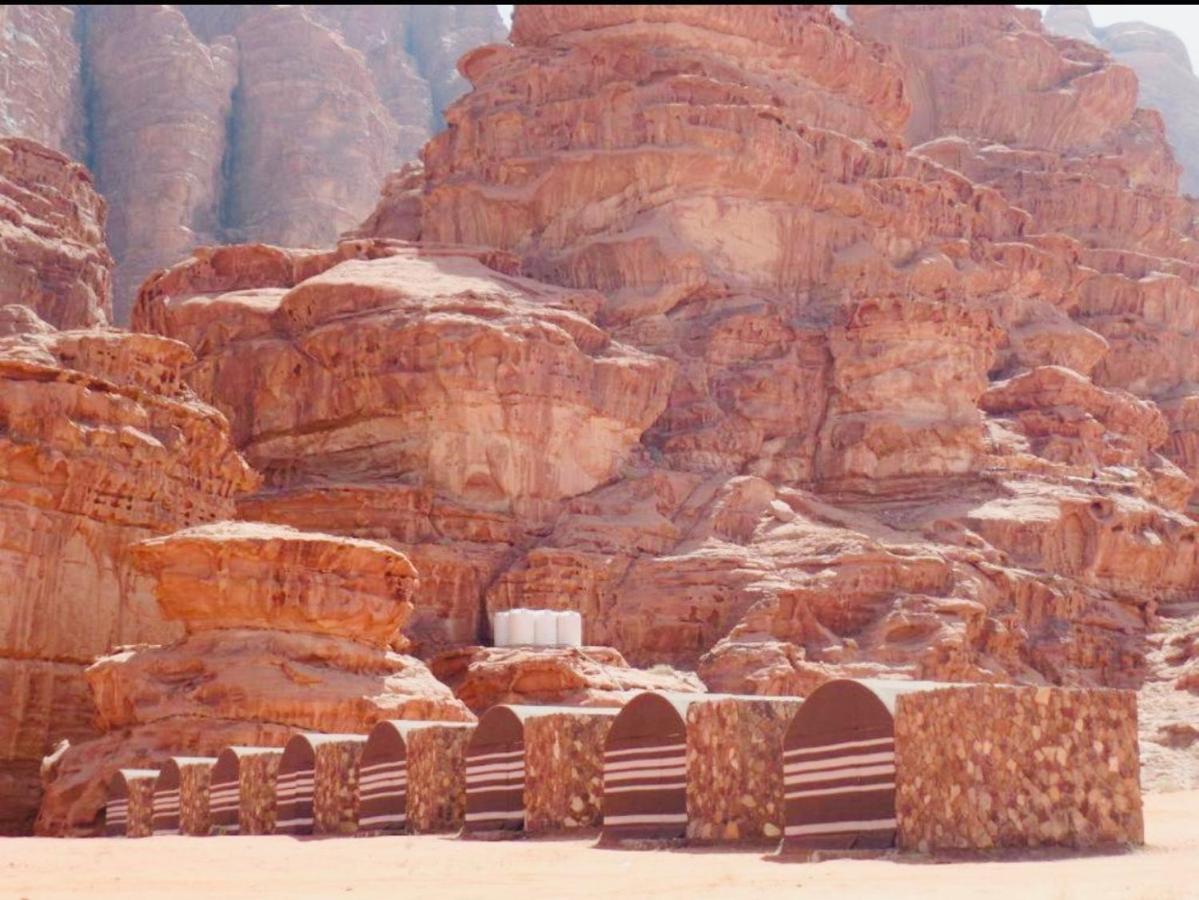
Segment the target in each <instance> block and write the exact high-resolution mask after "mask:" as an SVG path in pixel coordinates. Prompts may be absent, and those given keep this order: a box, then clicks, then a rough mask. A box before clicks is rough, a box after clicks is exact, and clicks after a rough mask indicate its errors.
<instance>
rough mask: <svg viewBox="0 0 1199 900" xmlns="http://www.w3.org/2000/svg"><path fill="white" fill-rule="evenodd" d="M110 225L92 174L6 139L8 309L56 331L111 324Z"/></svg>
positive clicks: (2, 145) (1, 260) (0, 278)
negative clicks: (23, 312) (107, 228)
mask: <svg viewBox="0 0 1199 900" xmlns="http://www.w3.org/2000/svg"><path fill="white" fill-rule="evenodd" d="M14 8H15V7H14ZM21 8H22V9H23V8H24V7H21ZM0 15H2V13H0ZM104 219H105V203H104V200H103V198H101V197H100V195H99V194H97V193H96V190H95V188H94V186H93V184H92V179H91V176H90V175H88V172H87V169H85V168H84V167H83V166H81V165H79V164H78V163H75V162H72V161H71V160H70V159H68V158H67V157H66V156H64V155H62V154H61V153H58V152H57V151H54V150H51V149H50V148H48V147H46V146H43V145H41V144H37V143H34V142H33V141H29V140H23V139H20V138H3V139H0V307H6V306H10V305H20V306H25V307H28V308H29V309H30V310H32V311H33V312H34V313H35V314H36V315H37V316H38V317H39V318H41V319H43V320H45V321H46V322H48V323H49V324H50V325H53V326H54V327H56V328H89V327H91V326H93V325H104V324H105V323H107V321H108V319H109V317H110V315H111V313H112V308H111V288H112V265H113V262H112V257H111V256H110V255H109V252H108V248H107V247H106V246H105V243H104Z"/></svg>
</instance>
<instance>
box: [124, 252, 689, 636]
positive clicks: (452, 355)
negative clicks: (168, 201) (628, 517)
mask: <svg viewBox="0 0 1199 900" xmlns="http://www.w3.org/2000/svg"><path fill="white" fill-rule="evenodd" d="M504 266H505V259H504V257H503V256H502V255H497V254H494V253H471V252H470V251H467V250H464V249H459V250H454V251H439V250H437V249H436V248H429V247H424V248H417V247H411V246H405V245H400V244H395V243H388V242H382V241H375V240H359V241H346V242H342V243H341V244H340V245H339V246H338V248H337V249H336V250H335V251H329V252H323V253H322V252H315V251H314V252H311V253H305V252H299V251H281V250H277V249H275V248H269V247H236V248H226V249H220V250H216V251H206V252H204V253H201V254H198V255H196V256H193V257H192V258H191V259H189V260H187V261H185V262H183V263H180V264H179V265H177V266H175V267H173V268H172V269H170V270H167V271H166V272H163V273H161V274H160V275H158V276H156V277H155V278H152V279H150V280H149V281H148V282H147V283H146V285H145V287H144V288H143V290H142V292H141V295H140V297H139V301H138V307H137V310H136V312H135V316H134V321H135V323H136V325H137V327H140V328H144V329H148V330H154V331H158V332H160V333H164V334H174V335H177V336H178V337H179V338H181V339H183V340H185V341H187V342H188V343H191V344H193V345H195V346H201V345H203V346H204V348H205V353H204V358H203V359H202V360H201V361H200V362H199V363H198V365H197V366H196V367H195V368H194V369H193V370H192V373H191V376H190V381H191V383H192V384H195V385H198V386H202V387H201V390H202V391H203V392H204V394H205V395H206V396H210V397H214V398H218V400H217V402H218V403H219V404H220V406H221V407H222V408H223V409H224V410H226V411H227V412H228V413H229V414H231V415H232V416H233V427H234V431H235V433H236V435H237V440H238V442H239V444H240V446H242V447H243V448H244V452H245V453H246V455H247V458H248V459H250V460H251V462H252V463H253V465H254V466H255V468H256V469H258V470H259V471H261V472H262V473H263V474H264V476H265V478H266V485H265V487H266V489H265V490H264V491H263V492H262V493H260V494H258V495H256V496H255V497H253V498H251V499H249V500H247V502H246V503H245V504H244V505H243V506H242V508H241V512H242V514H243V515H244V516H247V517H253V518H257V519H263V520H269V521H277V522H283V523H286V524H290V525H294V526H297V527H320V528H323V529H328V530H332V531H336V532H341V533H347V534H355V535H361V536H364V537H370V538H373V539H383V540H386V541H388V542H389V543H391V544H392V545H393V546H396V547H397V548H399V549H401V550H403V552H405V553H407V554H409V555H410V556H411V558H412V560H413V562H414V563H415V564H416V566H417V567H418V569H419V570H420V572H421V575H422V587H421V594H420V595H419V597H418V600H417V606H418V610H419V611H418V613H417V616H416V618H415V619H414V621H413V623H412V625H411V627H410V629H409V633H410V634H411V635H412V637H413V638H414V639H415V640H416V642H417V645H418V648H420V647H430V648H436V647H438V646H440V645H444V644H446V643H476V642H477V641H478V640H479V639H480V638H481V637H483V636H484V631H483V629H484V626H485V621H484V619H483V616H482V611H483V610H482V606H483V603H482V594H483V590H484V588H485V586H486V584H487V583H488V582H489V581H490V580H491V579H492V578H493V577H494V576H495V574H496V572H497V571H498V570H499V569H500V568H501V566H502V565H504V564H505V563H506V562H507V560H508V559H509V558H510V556H511V555H512V554H513V552H514V549H515V547H517V546H519V544H520V543H522V542H523V541H525V540H526V539H527V538H526V535H527V534H528V533H529V531H530V530H532V529H534V528H537V527H544V526H543V525H542V524H541V523H544V522H545V521H546V519H547V517H549V516H552V515H553V514H554V512H555V511H556V510H557V509H558V507H559V505H560V503H561V502H562V500H563V498H566V497H569V496H571V495H574V494H578V493H582V492H585V491H587V490H590V489H591V488H593V487H595V486H596V485H599V484H602V483H603V482H605V481H607V480H609V479H611V478H613V477H614V476H615V475H616V474H617V473H618V472H619V471H620V469H621V467H622V466H623V465H624V463H625V461H626V459H627V458H628V457H629V455H630V454H631V453H632V452H633V450H634V449H635V448H636V446H637V441H638V438H639V437H640V435H641V433H642V431H643V430H644V429H645V428H646V427H647V426H648V425H649V423H650V422H652V421H653V419H654V418H655V416H657V415H658V413H659V412H660V411H661V409H662V405H663V403H664V402H665V397H666V384H667V383H668V381H669V374H670V366H669V364H668V363H667V362H666V361H665V360H663V359H661V358H659V357H656V356H653V355H650V354H647V353H643V352H640V351H636V350H632V349H631V348H628V347H626V346H624V345H622V344H620V343H618V342H616V341H612V340H611V339H610V338H609V337H608V336H607V335H606V334H605V333H604V332H603V331H602V330H601V329H599V328H597V327H596V326H595V325H594V324H593V323H592V322H591V321H590V319H589V318H588V313H589V311H590V310H592V309H593V308H594V305H595V304H596V303H598V302H599V300H598V297H597V295H595V294H594V293H592V292H580V291H574V290H570V289H561V288H556V287H551V286H547V285H544V284H540V283H537V282H533V281H530V280H528V279H525V278H521V277H519V276H516V275H512V274H505V272H504V271H502V269H503V268H504ZM217 333H219V334H220V335H221V337H220V338H219V339H214V338H215V337H216V335H217ZM247 385H253V387H252V388H251V389H250V395H249V396H248V395H247V391H246V388H247Z"/></svg>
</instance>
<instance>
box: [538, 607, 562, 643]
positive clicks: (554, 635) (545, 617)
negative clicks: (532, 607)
mask: <svg viewBox="0 0 1199 900" xmlns="http://www.w3.org/2000/svg"><path fill="white" fill-rule="evenodd" d="M533 615H534V616H535V617H536V618H535V619H534V623H533V643H534V644H536V645H537V646H538V647H552V646H554V645H555V644H557V643H558V614H557V613H556V612H554V611H553V610H552V609H539V610H537V611H536V612H534V613H533Z"/></svg>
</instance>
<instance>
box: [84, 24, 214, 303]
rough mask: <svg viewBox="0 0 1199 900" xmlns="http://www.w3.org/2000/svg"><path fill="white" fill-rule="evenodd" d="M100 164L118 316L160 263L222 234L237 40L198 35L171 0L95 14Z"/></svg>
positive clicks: (95, 161) (90, 34)
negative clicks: (114, 260)
mask: <svg viewBox="0 0 1199 900" xmlns="http://www.w3.org/2000/svg"><path fill="white" fill-rule="evenodd" d="M84 51H85V55H86V58H87V62H88V72H89V76H90V77H89V79H88V92H89V98H90V116H91V123H92V125H91V146H92V153H91V158H92V167H93V169H94V170H95V173H96V183H97V185H98V186H99V189H100V190H101V191H102V192H103V194H104V196H105V197H106V198H107V200H108V203H109V208H110V210H111V215H110V217H109V220H108V244H109V246H110V247H111V249H112V253H113V255H114V256H115V257H116V258H117V259H118V260H119V261H120V264H119V266H118V268H117V277H116V284H115V285H114V296H115V300H116V310H115V312H116V320H117V321H119V322H127V321H128V320H129V306H130V304H131V302H132V300H133V297H134V296H135V294H136V293H137V288H138V285H139V284H141V282H142V281H143V279H145V277H146V276H147V275H149V274H150V273H151V272H152V271H154V270H155V269H158V268H162V267H164V266H168V265H170V264H171V263H173V262H175V261H177V260H179V259H180V258H182V257H184V256H186V255H187V254H188V253H189V252H190V251H191V248H192V247H195V246H196V245H197V244H211V243H215V242H216V241H218V240H219V234H220V230H221V223H220V204H221V199H222V190H223V186H222V181H221V179H222V172H221V164H222V160H223V159H224V155H225V152H226V143H227V135H226V120H227V119H228V118H229V114H230V109H231V107H232V102H233V87H234V84H235V82H236V80H237V49H236V46H235V44H234V42H233V40H232V39H231V38H228V37H223V38H218V39H217V40H215V41H213V42H212V44H211V45H206V44H204V43H203V42H201V41H199V40H197V39H196V38H195V37H193V35H192V33H191V31H190V29H189V28H188V24H187V20H186V19H185V18H184V17H183V14H182V13H180V12H179V11H178V10H177V9H174V8H172V7H169V6H158V5H146V6H132V5H131V6H98V7H95V8H93V9H91V10H90V11H89V12H88V13H87V30H86V43H85V46H84Z"/></svg>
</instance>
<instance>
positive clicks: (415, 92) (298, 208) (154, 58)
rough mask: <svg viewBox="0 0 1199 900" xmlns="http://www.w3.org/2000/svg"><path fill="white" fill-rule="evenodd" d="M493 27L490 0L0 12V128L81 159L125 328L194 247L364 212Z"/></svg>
mask: <svg viewBox="0 0 1199 900" xmlns="http://www.w3.org/2000/svg"><path fill="white" fill-rule="evenodd" d="M505 32H506V29H505V27H504V25H503V22H502V21H501V19H500V17H499V13H498V11H497V9H496V7H494V6H462V7H456V6H441V7H434V8H430V9H424V8H423V7H411V6H389V7H381V6H355V5H347V6H321V5H301V6H288V7H276V8H273V9H263V8H259V7H254V6H252V5H242V6H210V7H197V6H188V5H183V6H174V5H160V4H148V5H144V6H113V5H96V6H89V7H71V6H45V7H37V6H11V7H6V8H5V9H4V10H0V84H3V85H4V96H3V97H0V135H11V136H19V137H26V138H31V139H33V140H36V141H39V142H41V143H44V144H46V145H48V146H50V147H52V148H54V149H56V150H60V151H62V152H65V153H66V154H67V155H68V156H70V157H72V158H75V159H79V160H83V161H86V162H87V163H88V165H90V166H91V167H92V168H93V170H94V171H95V173H96V181H97V184H98V186H99V190H100V192H101V193H102V194H103V195H104V197H105V198H106V199H107V200H108V203H109V209H110V210H111V216H110V219H109V223H108V242H109V246H110V247H111V249H112V253H113V255H114V257H115V258H116V263H117V265H116V277H115V294H114V306H115V316H114V321H117V322H120V323H122V324H124V323H127V322H128V320H129V312H130V307H131V305H132V302H133V299H134V297H135V295H136V292H137V288H138V285H139V284H140V283H141V282H142V280H143V279H144V278H145V277H146V276H147V275H149V274H150V273H151V272H152V271H153V270H155V269H157V268H161V267H164V266H168V265H170V264H172V263H173V262H176V261H178V260H179V259H181V258H182V257H184V256H186V255H187V254H188V253H189V252H190V251H191V250H192V249H193V248H195V247H197V246H202V245H208V244H214V243H222V242H233V241H245V240H264V241H271V242H274V243H282V244H288V245H292V244H294V245H299V246H314V245H320V244H325V243H330V242H332V241H333V240H335V239H336V237H337V235H338V233H339V232H341V231H344V230H346V229H348V228H350V227H351V226H352V225H354V224H355V223H356V222H358V221H360V220H361V219H362V217H363V216H365V215H366V214H367V213H368V212H369V211H370V208H371V204H372V203H373V202H374V199H375V193H376V190H377V186H378V184H379V183H380V182H381V181H382V180H383V177H384V175H386V173H387V172H388V171H390V170H391V169H393V168H395V167H396V166H397V165H399V164H401V163H403V162H404V161H405V160H410V159H413V158H415V156H416V155H417V153H418V151H419V150H420V147H421V145H422V144H424V142H425V141H426V140H427V139H428V138H429V136H430V135H431V134H432V133H433V131H434V130H436V129H437V128H439V127H441V111H442V109H443V108H444V107H445V105H446V104H448V103H449V102H451V101H452V100H453V99H454V98H455V97H456V96H457V95H458V94H459V93H460V92H461V91H462V90H463V89H464V87H465V83H464V82H463V80H462V78H461V76H459V74H458V72H457V70H456V64H457V60H458V57H459V56H460V55H462V54H463V53H465V52H466V51H467V50H470V49H471V48H473V47H475V46H477V45H479V44H485V43H488V42H491V41H498V40H503V38H504V35H505ZM70 324H71V325H75V324H79V323H70Z"/></svg>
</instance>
